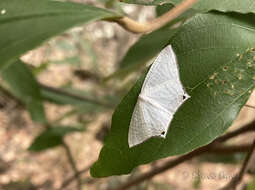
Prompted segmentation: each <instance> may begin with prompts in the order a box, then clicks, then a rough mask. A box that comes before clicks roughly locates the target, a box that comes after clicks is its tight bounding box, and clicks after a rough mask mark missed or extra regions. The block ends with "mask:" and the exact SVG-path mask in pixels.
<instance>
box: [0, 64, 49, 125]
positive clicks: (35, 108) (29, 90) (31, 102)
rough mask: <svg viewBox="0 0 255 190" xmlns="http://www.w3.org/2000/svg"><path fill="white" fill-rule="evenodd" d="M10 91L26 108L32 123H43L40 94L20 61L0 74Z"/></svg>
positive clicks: (43, 116) (33, 80) (30, 74)
mask: <svg viewBox="0 0 255 190" xmlns="http://www.w3.org/2000/svg"><path fill="white" fill-rule="evenodd" d="M1 76H2V78H3V79H4V80H5V81H6V82H7V83H8V85H9V87H10V90H11V91H12V92H13V93H14V95H15V96H17V97H18V98H19V99H20V100H21V101H22V102H23V103H24V104H25V105H26V107H27V109H28V110H29V112H30V114H31V118H32V119H33V120H34V121H37V122H41V123H45V122H46V118H45V113H44V108H43V104H42V98H41V94H40V87H39V85H38V83H37V81H36V79H35V77H34V76H33V74H32V73H31V71H30V70H29V69H28V68H27V66H26V65H25V64H24V63H22V62H21V61H17V62H14V63H12V64H10V65H9V66H8V67H7V68H5V69H4V70H3V71H2V73H1Z"/></svg>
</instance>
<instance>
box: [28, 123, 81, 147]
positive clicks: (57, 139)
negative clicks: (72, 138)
mask: <svg viewBox="0 0 255 190" xmlns="http://www.w3.org/2000/svg"><path fill="white" fill-rule="evenodd" d="M81 131H83V129H79V128H75V127H61V126H58V127H52V128H48V129H46V130H44V131H43V132H42V133H41V134H40V135H38V136H37V137H36V138H35V139H34V141H33V143H32V144H31V146H30V147H29V148H28V150H30V151H34V152H39V151H43V150H47V149H49V148H53V147H56V146H59V145H61V144H62V142H63V137H64V136H65V135H67V134H70V133H73V132H81Z"/></svg>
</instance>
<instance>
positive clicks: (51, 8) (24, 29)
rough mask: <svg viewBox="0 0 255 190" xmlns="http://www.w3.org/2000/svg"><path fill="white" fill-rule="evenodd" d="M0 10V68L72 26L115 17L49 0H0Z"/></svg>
mask: <svg viewBox="0 0 255 190" xmlns="http://www.w3.org/2000/svg"><path fill="white" fill-rule="evenodd" d="M0 12H1V13H2V14H0V36H1V38H0V57H1V61H0V70H1V69H2V68H3V67H4V66H5V65H7V64H8V63H9V62H11V61H12V60H16V59H17V58H18V57H19V56H20V55H21V54H23V53H25V52H26V51H28V50H31V49H33V48H35V47H36V46H38V45H40V44H41V43H42V42H44V41H45V40H47V39H49V38H50V37H52V36H55V35H57V34H59V33H61V32H64V31H65V30H67V29H69V28H71V27H73V26H76V25H78V24H82V23H83V24H87V23H89V22H92V21H96V20H99V19H104V18H110V17H116V16H118V15H116V14H115V13H113V12H111V11H108V10H105V9H100V8H96V7H93V6H90V5H84V4H77V3H70V2H59V1H52V0H40V1H37V0H1V1H0Z"/></svg>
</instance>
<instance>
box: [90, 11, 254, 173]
mask: <svg viewBox="0 0 255 190" xmlns="http://www.w3.org/2000/svg"><path fill="white" fill-rule="evenodd" d="M254 19H255V18H254V15H237V14H228V15H224V14H220V13H210V14H200V15H197V16H195V17H193V18H192V19H191V20H189V21H188V22H187V23H185V24H184V26H183V27H182V28H181V30H180V31H178V33H176V35H175V37H174V38H172V40H171V44H172V45H173V48H174V51H175V52H176V55H177V59H178V63H179V71H180V77H181V80H182V83H183V85H184V87H185V88H186V90H187V92H188V94H189V95H190V96H191V98H190V99H189V100H187V101H186V102H185V103H184V104H183V105H182V106H181V108H180V109H179V110H178V112H177V113H176V114H175V116H174V119H173V121H172V122H171V126H170V128H169V131H168V133H167V137H166V139H161V138H151V139H149V140H148V141H146V142H145V143H142V144H140V145H138V146H136V147H134V148H131V149H129V148H128V142H127V139H128V128H129V123H130V119H131V116H132V112H133V109H134V106H135V104H136V101H137V97H138V95H139V93H140V90H141V87H142V84H143V80H144V77H145V76H143V77H142V78H141V79H140V80H139V81H138V82H137V83H136V84H135V86H134V87H133V89H132V90H131V91H130V92H129V93H128V94H127V96H126V97H125V98H124V99H123V100H122V102H121V103H120V104H119V106H118V107H117V109H116V110H115V112H114V115H113V118H112V127H111V132H110V134H109V136H108V138H107V140H106V143H105V145H104V147H103V149H102V150H101V153H100V156H99V160H98V161H97V162H96V163H95V164H94V165H93V167H92V169H91V174H92V175H93V176H95V177H103V176H109V175H117V174H127V173H129V172H130V171H131V170H132V169H133V168H134V167H136V166H138V165H141V164H145V163H148V162H151V161H154V160H157V159H160V158H164V157H167V156H172V155H178V154H184V153H187V152H190V151H192V150H194V149H195V148H198V147H200V146H203V145H205V144H208V143H210V142H211V141H213V140H214V139H215V138H216V137H218V136H219V135H221V134H222V133H224V132H225V131H226V129H227V128H228V127H229V126H230V125H231V123H232V122H233V121H234V119H235V118H236V116H237V115H238V113H239V111H240V109H241V107H242V105H243V104H244V103H245V102H246V101H247V99H248V97H249V95H250V94H249V93H251V91H252V89H253V88H254V87H255V80H254V79H255V76H254V74H255V63H254V56H255V52H254V51H250V50H249V51H248V53H246V54H245V55H243V54H241V53H242V52H246V50H247V48H248V47H253V46H255V30H254V28H255V25H253V22H254ZM237 53H239V54H240V55H241V56H239V57H236V55H237ZM239 54H238V55H239Z"/></svg>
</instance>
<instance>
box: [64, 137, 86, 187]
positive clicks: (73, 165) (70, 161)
mask: <svg viewBox="0 0 255 190" xmlns="http://www.w3.org/2000/svg"><path fill="white" fill-rule="evenodd" d="M62 145H63V147H64V149H65V151H66V155H67V158H68V160H69V163H70V165H71V167H72V169H73V171H74V176H75V179H76V181H77V190H81V187H82V180H81V178H80V175H79V171H78V169H77V167H76V164H75V161H74V159H73V156H72V153H71V150H70V148H69V146H68V145H67V144H66V143H65V142H64V141H63V143H62Z"/></svg>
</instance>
